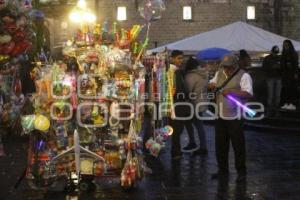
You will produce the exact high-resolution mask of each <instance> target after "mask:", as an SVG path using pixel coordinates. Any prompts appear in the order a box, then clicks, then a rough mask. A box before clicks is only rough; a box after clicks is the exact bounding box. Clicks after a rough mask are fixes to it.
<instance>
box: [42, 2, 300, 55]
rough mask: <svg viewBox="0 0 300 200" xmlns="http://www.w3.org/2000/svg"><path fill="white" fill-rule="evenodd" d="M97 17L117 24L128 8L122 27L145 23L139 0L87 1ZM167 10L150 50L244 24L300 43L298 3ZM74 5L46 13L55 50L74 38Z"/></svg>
mask: <svg viewBox="0 0 300 200" xmlns="http://www.w3.org/2000/svg"><path fill="white" fill-rule="evenodd" d="M86 1H87V2H88V6H89V7H90V8H91V9H92V10H93V11H94V12H95V13H96V14H97V18H98V19H97V20H98V22H99V23H102V22H104V21H108V22H110V23H112V22H114V21H116V17H117V7H118V6H125V7H126V8H127V20H126V21H122V22H119V23H120V24H121V25H122V26H123V27H130V26H132V25H133V24H143V23H145V21H144V20H143V18H142V17H141V16H140V14H139V12H138V5H139V3H140V0H86ZM165 4H166V11H165V12H163V13H162V18H161V19H160V20H158V21H155V22H153V23H152V24H151V33H150V39H151V41H150V48H151V47H155V46H161V45H163V44H166V43H169V42H173V41H176V40H179V39H183V38H185V37H188V36H192V35H195V34H198V33H201V32H205V31H209V30H212V29H214V28H217V27H220V26H223V25H227V24H230V23H232V22H235V21H244V22H247V23H250V24H253V25H256V26H258V27H261V28H264V29H266V30H269V31H272V32H276V33H279V34H282V35H283V36H286V37H289V38H292V39H295V40H300V1H299V0H165ZM183 6H191V7H192V12H193V19H192V20H190V21H184V20H183V17H182V15H183V14H182V9H183ZM247 6H255V8H256V19H255V20H251V21H250V20H247ZM71 7H72V6H66V7H65V8H63V7H57V9H50V10H48V11H46V12H47V14H48V16H49V18H48V19H47V24H48V27H49V30H50V34H51V46H52V48H53V49H55V47H56V46H57V45H59V44H60V42H62V41H64V40H65V39H66V38H68V37H70V36H71V32H72V30H73V27H74V26H75V25H73V24H72V23H71V22H70V21H69V20H68V13H69V12H70V10H71Z"/></svg>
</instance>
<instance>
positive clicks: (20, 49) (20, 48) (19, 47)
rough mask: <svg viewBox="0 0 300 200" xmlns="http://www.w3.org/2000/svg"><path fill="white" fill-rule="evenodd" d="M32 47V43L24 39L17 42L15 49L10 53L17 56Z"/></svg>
mask: <svg viewBox="0 0 300 200" xmlns="http://www.w3.org/2000/svg"><path fill="white" fill-rule="evenodd" d="M30 47H31V43H30V42H29V41H26V40H24V41H22V42H20V43H18V44H16V46H15V48H14V49H13V51H12V52H11V53H10V55H11V56H13V57H14V56H17V55H19V54H21V53H24V52H25V51H26V50H27V49H29V48H30Z"/></svg>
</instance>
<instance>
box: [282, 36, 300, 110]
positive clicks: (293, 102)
mask: <svg viewBox="0 0 300 200" xmlns="http://www.w3.org/2000/svg"><path fill="white" fill-rule="evenodd" d="M298 65H299V58H298V54H297V52H296V51H295V48H294V45H293V43H292V42H291V41H290V40H285V41H284V42H283V48H282V56H281V68H282V95H281V97H282V105H283V106H282V107H281V108H282V109H285V110H292V111H295V110H296V109H297V108H296V106H297V103H298V102H297V101H298V99H297V80H298V78H299V77H298Z"/></svg>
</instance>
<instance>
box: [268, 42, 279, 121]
mask: <svg viewBox="0 0 300 200" xmlns="http://www.w3.org/2000/svg"><path fill="white" fill-rule="evenodd" d="M279 51H280V50H279V47H278V46H273V47H272V49H271V54H270V55H268V56H266V57H265V58H264V60H263V71H264V73H265V76H266V81H267V89H268V102H267V103H268V114H269V115H272V113H273V109H276V108H277V107H278V106H279V104H280V98H281V96H280V95H281V87H282V83H281V79H282V69H281V65H280V59H281V57H280V56H279V55H278V54H279Z"/></svg>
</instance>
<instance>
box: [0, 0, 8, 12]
mask: <svg viewBox="0 0 300 200" xmlns="http://www.w3.org/2000/svg"><path fill="white" fill-rule="evenodd" d="M7 5H8V0H0V10H3V9H4V8H6V7H7Z"/></svg>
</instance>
